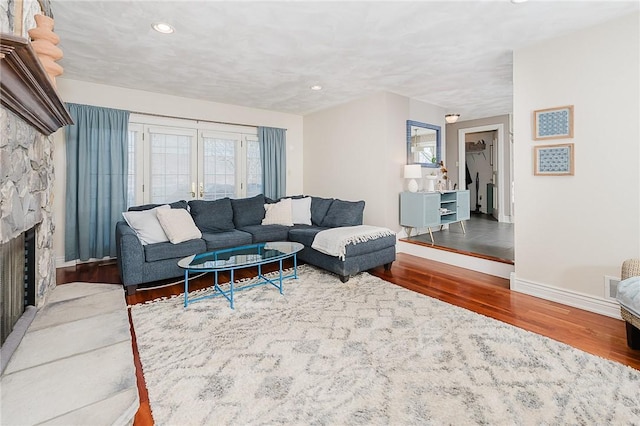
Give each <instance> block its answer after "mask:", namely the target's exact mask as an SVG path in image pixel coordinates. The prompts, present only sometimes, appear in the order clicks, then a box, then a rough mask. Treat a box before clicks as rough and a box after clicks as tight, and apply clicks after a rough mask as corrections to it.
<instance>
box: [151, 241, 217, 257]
mask: <svg viewBox="0 0 640 426" xmlns="http://www.w3.org/2000/svg"><path fill="white" fill-rule="evenodd" d="M205 251H207V246H206V245H205V243H204V240H202V239H200V238H198V239H196V240H189V241H185V242H183V243H178V244H171V243H170V242H168V241H167V242H166V243H157V244H148V245H146V246H144V258H145V260H146V261H147V262H155V261H157V260H164V259H176V262H177V260H178V259H179V258H183V257H187V256H191V255H192V254H198V253H204V252H205Z"/></svg>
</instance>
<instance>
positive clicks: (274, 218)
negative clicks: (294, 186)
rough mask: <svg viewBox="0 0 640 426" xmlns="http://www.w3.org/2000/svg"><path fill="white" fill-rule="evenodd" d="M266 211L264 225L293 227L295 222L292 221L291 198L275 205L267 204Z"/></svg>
mask: <svg viewBox="0 0 640 426" xmlns="http://www.w3.org/2000/svg"><path fill="white" fill-rule="evenodd" d="M264 210H265V215H264V219H262V224H263V225H284V226H293V220H292V219H291V198H283V199H282V200H280V201H278V202H277V203H274V204H265V205H264Z"/></svg>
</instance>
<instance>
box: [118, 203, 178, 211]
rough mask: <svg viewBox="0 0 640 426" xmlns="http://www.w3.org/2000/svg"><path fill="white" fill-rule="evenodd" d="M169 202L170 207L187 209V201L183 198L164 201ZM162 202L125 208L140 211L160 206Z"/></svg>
mask: <svg viewBox="0 0 640 426" xmlns="http://www.w3.org/2000/svg"><path fill="white" fill-rule="evenodd" d="M165 204H169V207H171V208H172V209H185V210H186V209H187V205H188V204H187V202H186V201H185V200H180V201H174V202H173V203H165ZM162 205H164V204H143V205H141V206H131V207H129V208H128V209H127V210H128V211H130V212H141V211H143V210H151V209H155V208H156V207H159V206H162Z"/></svg>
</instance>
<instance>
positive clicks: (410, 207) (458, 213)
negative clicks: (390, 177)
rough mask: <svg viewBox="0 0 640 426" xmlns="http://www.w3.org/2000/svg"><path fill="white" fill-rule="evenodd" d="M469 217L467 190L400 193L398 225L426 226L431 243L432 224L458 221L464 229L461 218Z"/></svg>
mask: <svg viewBox="0 0 640 426" xmlns="http://www.w3.org/2000/svg"><path fill="white" fill-rule="evenodd" d="M470 217H471V210H470V207H469V191H468V190H465V191H444V192H403V193H401V194H400V225H402V226H404V227H405V228H409V230H408V232H407V236H411V230H412V229H413V228H427V229H428V230H429V235H430V236H431V242H432V243H433V242H434V240H433V233H432V232H431V228H432V227H434V226H440V227H442V225H448V224H450V223H455V222H459V223H460V226H461V227H462V232H466V230H465V229H464V223H463V222H462V221H463V220H467V219H469V218H470Z"/></svg>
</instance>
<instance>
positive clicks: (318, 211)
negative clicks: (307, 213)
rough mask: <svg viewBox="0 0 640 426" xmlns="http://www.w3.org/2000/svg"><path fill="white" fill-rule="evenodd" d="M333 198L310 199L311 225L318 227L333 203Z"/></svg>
mask: <svg viewBox="0 0 640 426" xmlns="http://www.w3.org/2000/svg"><path fill="white" fill-rule="evenodd" d="M333 200H334V199H333V198H322V197H311V223H312V224H313V225H316V226H320V224H321V223H322V220H323V219H324V217H325V215H326V214H327V212H328V211H329V207H331V203H333Z"/></svg>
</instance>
